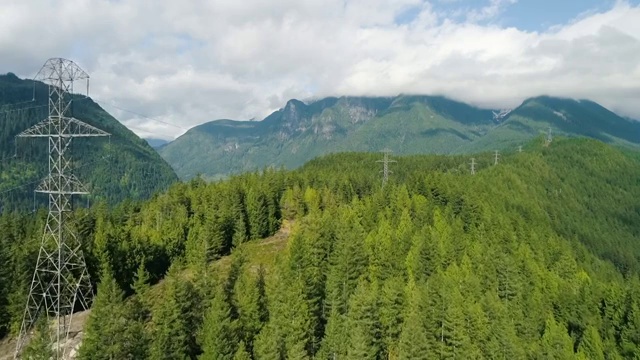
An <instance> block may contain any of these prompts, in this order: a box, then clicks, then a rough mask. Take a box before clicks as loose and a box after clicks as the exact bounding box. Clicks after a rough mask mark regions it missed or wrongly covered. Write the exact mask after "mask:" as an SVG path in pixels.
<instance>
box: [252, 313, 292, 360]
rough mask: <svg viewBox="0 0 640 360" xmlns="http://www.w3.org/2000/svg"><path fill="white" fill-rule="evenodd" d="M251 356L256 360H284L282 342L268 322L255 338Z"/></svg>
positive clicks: (274, 328) (277, 332)
mask: <svg viewBox="0 0 640 360" xmlns="http://www.w3.org/2000/svg"><path fill="white" fill-rule="evenodd" d="M253 354H254V358H255V359H256V360H284V359H285V356H284V355H285V350H284V341H283V340H282V337H281V335H280V332H279V331H278V329H277V328H276V326H275V325H274V324H273V322H269V323H268V324H267V325H266V326H264V327H263V328H262V330H261V331H260V333H259V334H258V336H257V337H256V340H255V343H254V346H253Z"/></svg>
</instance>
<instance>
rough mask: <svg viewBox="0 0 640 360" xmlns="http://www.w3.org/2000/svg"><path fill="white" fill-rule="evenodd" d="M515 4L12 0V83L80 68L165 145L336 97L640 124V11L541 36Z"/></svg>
mask: <svg viewBox="0 0 640 360" xmlns="http://www.w3.org/2000/svg"><path fill="white" fill-rule="evenodd" d="M438 1H441V2H442V1H446V2H449V3H453V4H456V3H457V1H452V0H438ZM512 3H514V0H486V2H485V6H484V7H480V8H476V9H465V13H466V15H465V16H464V17H451V16H450V14H445V13H437V12H435V11H434V10H433V7H432V6H431V5H430V4H429V3H428V2H424V1H422V0H307V1H299V0H278V1H263V0H245V1H231V0H185V1H174V0H135V1H134V0H117V1H113V0H3V5H2V6H3V7H2V11H0V72H8V71H12V72H15V73H17V74H18V75H21V76H25V77H30V76H33V74H35V73H36V72H37V71H38V69H39V68H40V66H41V65H42V64H43V63H44V61H45V60H46V59H47V58H49V57H58V56H59V57H66V58H70V59H72V60H74V61H76V62H77V63H78V64H80V65H81V66H82V67H83V68H85V70H87V71H88V72H89V73H90V74H91V76H92V80H91V84H92V96H94V97H95V98H96V99H98V100H101V101H102V102H103V103H105V107H106V108H107V109H108V110H109V111H111V112H113V113H114V115H116V116H118V117H119V118H120V119H122V120H124V121H125V122H127V123H128V124H130V125H132V126H135V129H134V130H135V131H136V132H138V133H139V134H142V135H145V136H148V135H154V136H156V137H164V138H171V137H174V136H176V135H177V134H180V133H182V132H184V129H185V128H188V127H190V126H193V125H196V124H199V123H203V122H206V121H209V120H213V119H218V118H233V119H250V118H254V117H256V118H262V117H264V116H265V115H267V114H268V113H269V112H270V111H273V110H275V109H277V108H279V107H281V106H283V105H284V104H285V102H286V101H287V100H288V99H290V98H298V99H304V98H311V97H314V98H317V97H321V96H329V95H382V96H388V95H396V94H398V93H424V94H444V95H447V96H450V97H452V98H455V99H459V100H463V101H468V102H472V103H474V104H478V105H482V106H491V107H497V108H503V107H508V106H515V105H517V104H518V103H519V102H520V101H522V100H523V99H525V98H526V97H530V96H535V95H540V94H550V95H557V96H570V97H580V98H589V99H592V100H595V101H598V102H600V103H602V104H603V105H605V106H607V107H610V108H612V109H613V110H616V111H619V112H621V113H622V114H624V115H630V116H634V117H637V118H640V102H639V101H637V100H636V99H638V97H639V95H640V68H639V65H638V64H640V7H636V6H631V5H629V4H628V3H626V2H618V3H617V4H616V5H615V7H614V8H612V9H610V10H608V11H606V12H601V13H597V12H591V13H585V14H582V15H580V17H579V18H576V19H575V20H574V21H572V22H571V23H569V24H566V25H561V26H555V27H553V28H550V29H548V30H546V31H539V32H531V31H524V30H519V29H516V28H505V27H502V26H499V25H496V22H495V21H493V20H499V17H500V14H501V13H502V12H503V11H504V9H505V7H506V6H509V5H510V4H512ZM460 5H461V8H464V7H463V5H462V2H460ZM407 14H411V15H412V16H410V17H408V19H410V20H409V21H408V22H404V21H403V22H402V23H397V22H396V19H398V17H404V16H406V15H407ZM460 19H463V20H460ZM108 104H113V105H116V106H118V107H120V108H124V109H131V110H134V111H136V112H139V113H141V114H145V115H148V116H152V117H154V118H157V119H159V120H162V121H165V122H170V123H175V124H178V125H179V126H180V128H178V127H175V126H169V125H166V124H162V123H159V122H154V121H151V120H149V119H145V118H142V117H139V116H136V115H134V114H131V113H128V112H123V111H120V110H118V109H117V108H114V107H110V106H108Z"/></svg>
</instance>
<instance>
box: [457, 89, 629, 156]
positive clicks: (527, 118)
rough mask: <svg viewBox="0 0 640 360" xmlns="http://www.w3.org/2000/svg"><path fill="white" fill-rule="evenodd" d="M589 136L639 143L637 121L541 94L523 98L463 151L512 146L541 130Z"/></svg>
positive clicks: (618, 142)
mask: <svg viewBox="0 0 640 360" xmlns="http://www.w3.org/2000/svg"><path fill="white" fill-rule="evenodd" d="M549 127H551V132H552V134H555V135H558V134H560V135H565V136H583V137H590V138H594V139H598V140H601V141H604V142H606V143H611V144H615V145H621V146H627V147H628V146H631V147H638V146H639V145H640V123H639V122H638V121H634V120H631V119H627V118H623V117H621V116H618V115H617V114H615V113H613V112H611V111H609V110H607V109H606V108H604V107H602V106H600V105H599V104H597V103H595V102H593V101H589V100H573V99H561V98H553V97H548V96H540V97H536V98H532V99H528V100H526V101H525V102H524V103H522V105H520V106H519V107H518V108H516V109H514V110H513V111H512V112H511V113H509V115H508V116H507V117H506V118H505V119H504V121H503V122H502V123H501V124H500V125H499V126H497V127H496V128H494V129H493V130H492V131H491V132H489V133H488V134H487V136H485V137H483V138H481V139H479V140H478V141H475V142H474V143H473V144H470V146H467V147H465V149H464V151H478V150H488V149H492V146H493V148H495V149H503V148H514V147H516V146H518V145H522V144H523V143H524V142H527V141H529V140H530V139H531V137H532V136H537V135H539V134H541V133H547V131H548V129H549Z"/></svg>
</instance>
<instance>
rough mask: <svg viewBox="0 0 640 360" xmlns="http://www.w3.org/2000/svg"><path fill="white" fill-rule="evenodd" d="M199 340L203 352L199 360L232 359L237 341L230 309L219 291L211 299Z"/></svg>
mask: <svg viewBox="0 0 640 360" xmlns="http://www.w3.org/2000/svg"><path fill="white" fill-rule="evenodd" d="M200 338H201V340H200V344H201V346H202V351H203V353H202V355H201V356H200V359H203V360H231V359H233V356H234V354H235V352H236V350H237V344H238V340H237V337H236V334H235V328H234V323H233V322H232V320H231V308H230V306H229V304H228V303H227V301H226V299H225V297H224V294H223V292H222V291H219V292H218V293H217V294H216V295H215V296H214V298H213V302H212V303H211V307H210V308H209V310H208V311H207V314H206V316H205V319H204V323H203V325H202V333H201V335H200ZM243 346H244V344H243Z"/></svg>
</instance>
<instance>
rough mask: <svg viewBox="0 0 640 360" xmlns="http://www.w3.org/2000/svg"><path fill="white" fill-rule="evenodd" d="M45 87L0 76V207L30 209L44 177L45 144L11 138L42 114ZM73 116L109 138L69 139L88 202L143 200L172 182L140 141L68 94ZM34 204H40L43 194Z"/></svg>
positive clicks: (168, 171)
mask: <svg viewBox="0 0 640 360" xmlns="http://www.w3.org/2000/svg"><path fill="white" fill-rule="evenodd" d="M47 104H48V87H47V86H46V85H45V84H43V83H40V82H36V83H35V87H34V82H33V81H31V80H22V79H19V78H18V77H17V76H15V75H14V74H11V73H9V74H6V75H1V76H0V159H1V160H0V178H1V179H2V181H1V182H0V203H1V205H0V208H1V209H2V211H9V210H21V211H24V210H27V209H28V210H32V208H33V206H34V205H36V204H34V197H33V196H32V194H33V190H34V188H35V187H36V185H37V184H38V182H39V180H40V179H42V178H43V177H44V176H45V174H46V169H47V166H48V164H47V161H48V143H47V141H46V140H39V139H29V138H16V135H18V134H19V133H20V132H22V131H24V130H26V129H27V128H29V127H31V126H32V125H34V124H36V123H38V122H40V121H42V120H43V119H45V118H46V117H47V116H48V105H47ZM69 112H70V114H68V115H72V116H73V117H75V118H77V119H79V120H81V121H84V122H86V123H88V124H90V125H93V126H96V127H98V128H100V129H102V130H104V131H106V132H108V133H110V134H111V136H110V137H108V138H106V137H105V138H77V139H74V140H73V142H72V144H71V148H70V150H69V151H70V155H71V158H72V167H73V168H74V169H75V171H76V174H77V177H78V178H79V179H80V180H81V181H82V182H83V183H84V184H85V185H86V186H87V188H88V189H89V191H90V192H91V195H90V197H89V200H91V201H96V200H106V201H108V202H111V203H115V202H119V201H122V200H124V199H144V198H147V197H149V196H150V195H151V194H153V193H154V192H155V191H157V190H160V189H163V188H166V187H167V186H168V185H170V184H171V183H173V182H174V181H176V180H177V177H176V175H175V173H174V172H173V170H172V169H171V167H170V166H169V165H168V164H167V163H166V162H165V161H164V160H163V159H162V158H161V157H160V156H159V155H158V154H157V152H156V151H155V150H154V149H153V148H151V146H149V145H148V144H147V142H145V141H144V140H142V139H140V138H139V137H138V136H137V135H135V134H134V133H133V132H131V131H130V130H129V129H127V128H126V127H125V126H124V125H122V124H120V123H119V122H118V121H117V120H116V119H115V118H113V117H112V116H111V115H109V114H108V113H107V112H106V111H105V110H103V109H102V108H101V107H100V106H99V105H98V104H97V103H95V102H94V101H93V100H91V98H88V97H85V96H80V95H73V102H72V107H71V108H70V110H69ZM35 201H36V202H37V203H40V204H46V201H47V199H46V197H45V196H37V197H35Z"/></svg>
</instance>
